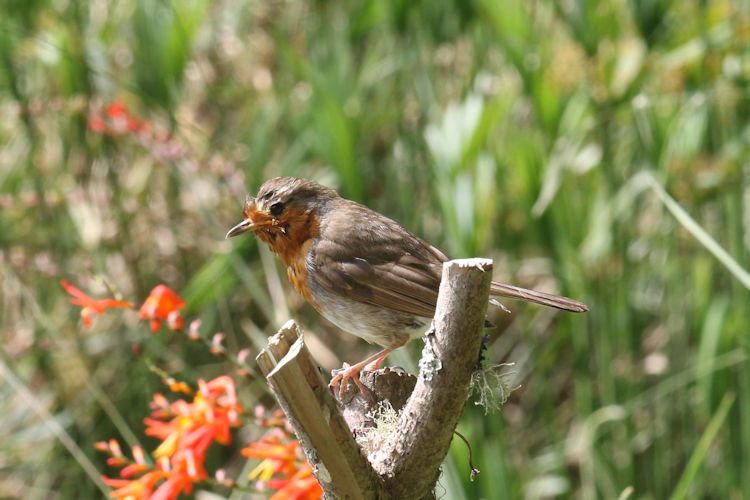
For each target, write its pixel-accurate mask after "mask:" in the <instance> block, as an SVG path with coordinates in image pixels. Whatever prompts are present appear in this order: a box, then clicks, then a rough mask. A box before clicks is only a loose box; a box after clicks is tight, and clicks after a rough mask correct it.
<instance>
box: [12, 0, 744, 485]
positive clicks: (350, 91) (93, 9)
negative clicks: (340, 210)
mask: <svg viewBox="0 0 750 500" xmlns="http://www.w3.org/2000/svg"><path fill="white" fill-rule="evenodd" d="M749 13H750V8H748V5H747V2H741V1H736V2H732V1H717V2H697V1H687V2H673V1H669V0H651V1H642V0H628V1H626V2H615V1H612V0H609V1H604V2H585V1H571V2H551V1H541V2H522V1H517V0H499V1H490V0H475V1H471V2H463V1H455V2H426V1H424V2H386V1H383V0H369V1H368V0H366V1H363V2H344V1H338V0H336V1H332V2H300V1H296V0H293V1H291V2H281V3H279V2H249V3H248V2H206V1H202V0H192V1H189V2H174V1H170V0H164V1H160V2H155V1H151V0H122V1H119V2H93V3H88V2H83V1H81V0H71V1H70V2H51V1H49V0H34V1H26V2H21V1H9V2H4V3H3V5H2V6H0V276H2V278H1V280H0V284H1V285H2V287H1V288H0V297H2V309H1V310H0V311H1V312H0V317H1V318H2V319H1V321H0V325H1V328H2V330H1V333H0V338H1V339H2V342H0V368H1V370H2V373H3V375H2V377H0V426H2V428H3V429H4V430H3V432H1V433H0V435H2V436H7V438H4V439H0V497H4V498H5V497H17V498H55V497H57V498H98V497H100V496H101V491H100V490H99V484H98V483H97V481H96V480H95V479H94V478H93V477H92V476H93V475H94V474H93V472H92V468H91V464H93V467H94V469H95V470H98V471H100V472H106V471H107V469H106V466H105V464H104V457H103V456H102V455H100V454H97V453H96V452H95V451H94V450H93V448H92V444H93V442H95V441H98V440H103V439H108V438H110V437H116V438H118V439H121V440H122V441H123V442H128V443H131V442H133V440H135V439H141V440H143V442H144V444H145V445H146V446H151V445H152V444H153V443H151V442H149V441H148V440H147V439H145V438H143V437H139V436H142V432H141V431H142V427H143V424H142V421H141V419H142V418H143V416H144V414H145V413H146V411H147V405H148V400H149V398H150V395H151V393H153V392H154V391H156V390H161V388H160V383H159V381H158V380H157V379H156V377H154V376H153V375H152V374H151V373H150V372H149V371H148V369H147V368H146V367H145V366H144V365H143V363H142V362H141V361H139V360H138V358H137V357H136V356H135V355H134V354H133V353H132V350H131V348H130V345H131V344H133V343H138V344H141V345H142V347H143V350H144V352H145V353H146V354H147V355H148V356H149V357H151V358H153V359H154V361H155V362H156V363H157V364H158V365H159V366H161V367H163V368H164V369H165V370H167V371H168V372H170V373H173V374H175V376H177V377H179V378H183V379H186V380H188V381H194V380H195V379H197V378H199V377H204V378H206V377H211V376H214V375H216V374H219V373H224V372H227V371H229V370H230V367H229V366H227V365H226V364H224V363H223V362H222V361H221V360H219V359H217V358H215V357H213V356H211V355H210V354H208V353H206V352H205V349H203V348H202V347H200V346H196V345H194V344H192V343H191V342H189V341H187V340H186V339H185V338H183V337H179V336H178V337H175V336H172V335H168V334H167V333H160V334H157V335H152V334H150V333H149V332H148V331H147V328H145V327H144V326H143V325H140V324H139V323H138V322H137V320H136V318H135V316H134V315H133V314H131V313H127V312H124V313H121V312H119V311H114V312H111V313H109V314H107V315H106V316H103V317H98V318H97V319H96V320H95V323H94V326H93V327H92V328H90V329H86V328H84V327H83V326H82V325H81V324H80V321H79V319H78V316H77V311H76V310H74V308H73V307H71V306H69V305H68V303H67V298H66V296H65V294H64V292H63V290H62V289H61V288H60V286H59V284H58V283H59V280H60V279H63V278H64V279H68V280H70V281H73V282H75V283H76V284H78V285H79V286H80V287H82V288H83V289H85V290H87V291H90V292H92V293H94V294H98V295H100V296H104V295H105V294H107V293H109V291H110V290H112V291H115V292H116V293H119V294H121V295H122V296H123V297H124V298H125V299H128V300H134V301H137V300H141V299H143V298H145V296H146V295H147V293H148V291H149V290H150V289H151V287H153V286H154V285H156V284H158V283H160V282H164V283H166V284H168V285H169V286H171V287H173V288H174V289H176V290H178V291H180V292H182V293H183V294H184V296H185V297H186V299H187V300H188V302H189V304H188V309H187V313H188V316H189V319H193V318H198V317H199V318H200V319H201V320H202V322H203V323H202V327H201V332H202V333H203V334H204V335H206V336H210V335H212V334H213V333H215V332H219V331H221V332H224V333H226V334H227V345H228V346H229V347H230V348H233V349H234V348H236V349H240V348H242V347H246V346H250V347H251V348H252V349H254V350H257V349H258V348H260V347H261V346H262V345H263V342H264V339H265V336H266V335H269V334H271V333H272V332H274V331H275V329H276V328H277V327H279V326H280V325H281V324H283V322H284V321H285V320H286V319H288V317H289V316H291V317H294V318H295V319H297V320H298V321H300V322H301V323H302V324H303V325H304V327H305V329H306V330H307V331H308V332H309V334H310V335H311V336H314V337H315V338H314V341H315V344H316V345H317V346H318V347H315V346H313V347H314V350H315V354H316V356H317V358H318V359H319V361H320V362H321V364H323V365H324V366H325V367H326V368H331V367H333V366H335V365H337V364H340V363H341V361H342V360H343V359H346V360H348V361H353V360H354V359H356V358H357V357H358V356H360V355H364V354H365V353H368V352H370V350H369V348H368V347H367V346H364V345H362V343H361V342H360V341H357V340H355V339H354V338H349V337H342V336H341V335H340V334H339V333H338V332H337V331H336V330H335V329H334V328H333V327H331V326H330V325H328V324H327V323H325V322H323V321H321V320H320V319H319V317H318V316H317V314H316V313H315V311H314V310H312V308H310V307H309V306H307V305H306V304H304V303H303V301H302V300H301V299H300V298H299V297H298V296H297V295H296V294H295V293H294V292H293V291H292V290H291V289H290V287H289V286H288V284H287V282H286V278H285V273H284V271H283V269H281V267H280V266H279V265H278V262H276V261H275V260H274V259H273V258H272V256H271V255H269V254H268V253H267V252H266V251H265V249H260V248H259V246H258V244H257V242H255V241H253V239H252V238H247V239H245V240H242V241H241V242H239V241H231V242H227V241H224V239H223V237H224V234H225V233H226V231H227V229H228V228H229V227H231V226H232V225H233V224H234V223H236V222H237V221H238V220H239V216H240V208H241V203H242V201H243V199H244V196H245V193H246V192H247V191H250V192H254V191H255V190H256V189H257V188H258V186H259V185H260V184H261V183H262V182H263V180H265V179H266V178H268V177H271V176H275V175H300V176H306V177H311V178H315V179H318V180H320V181H322V182H325V183H327V184H329V185H331V186H333V187H336V188H337V189H339V191H340V192H341V193H342V194H343V195H345V196H347V197H350V198H354V199H357V200H359V201H362V202H364V203H366V204H367V205H368V206H370V207H372V208H374V209H376V210H378V211H380V212H383V213H385V214H387V215H389V216H391V217H393V218H395V219H396V220H399V221H400V222H402V223H403V224H404V225H406V226H407V227H408V228H410V229H411V230H413V231H414V232H416V233H417V234H419V235H421V236H423V237H425V238H426V239H428V240H429V241H431V242H433V243H434V244H436V245H438V246H439V247H441V248H442V249H444V250H445V251H446V252H449V253H450V254H451V255H452V256H455V257H464V256H475V255H481V256H488V257H492V258H493V259H495V269H496V278H498V279H501V280H504V281H509V282H512V283H514V284H519V285H522V286H527V287H532V288H533V287H537V288H542V289H544V290H547V291H553V292H559V293H563V294H566V295H569V296H572V297H575V298H577V299H581V300H583V301H584V302H586V303H587V304H589V306H590V307H591V311H590V312H589V313H587V314H585V315H566V314H559V313H556V312H553V311H547V310H543V309H541V308H539V307H535V306H525V305H522V304H518V303H508V304H507V305H508V306H509V307H511V309H512V310H513V315H512V316H510V317H508V316H505V315H503V314H502V313H500V312H497V311H495V312H493V313H492V317H491V319H492V321H493V322H494V323H495V324H497V325H498V327H497V328H496V329H495V330H493V331H491V332H490V336H491V340H490V343H489V348H488V357H489V358H490V359H491V360H492V361H493V362H496V363H500V362H514V363H515V366H514V367H513V368H512V369H513V370H514V372H515V379H514V384H515V385H520V388H519V389H518V390H516V391H515V392H514V393H513V394H512V395H511V397H510V399H509V400H508V402H507V403H506V404H505V406H504V409H503V411H502V412H500V413H495V414H490V415H484V413H483V410H482V409H481V408H476V407H474V405H472V404H469V405H468V406H467V412H466V414H465V415H464V417H463V419H462V422H461V424H460V430H461V432H462V433H463V434H464V435H466V437H467V438H468V439H469V441H470V442H471V444H472V447H473V450H474V457H475V462H476V466H477V468H479V469H480V470H481V471H482V472H481V474H480V475H479V477H478V478H477V479H476V481H474V482H470V481H469V466H468V461H467V452H466V447H465V445H464V444H463V442H461V441H458V440H457V441H456V442H455V443H454V445H453V448H452V451H451V455H450V460H449V462H446V465H445V476H444V479H443V480H442V482H441V485H440V486H439V489H438V493H444V498H457V499H458V498H469V499H473V498H486V499H495V498H518V497H526V498H541V497H550V496H559V497H574V498H583V499H589V498H617V497H620V496H622V497H626V496H627V495H629V494H631V495H632V498H645V499H660V498H666V497H668V496H670V495H671V496H673V497H674V498H685V497H689V498H744V497H750V479H749V478H748V476H747V474H746V471H747V470H749V469H750V364H748V360H747V349H748V347H749V346H750V344H749V343H748V338H749V337H748V333H749V332H750V328H749V327H750V322H748V320H747V304H748V303H750V293H749V292H748V284H749V283H750V278H749V277H748V276H749V275H748V270H750V236H748V235H750V215H748V214H750V169H749V167H748V164H747V159H748V158H749V157H750V141H749V140H748V137H750V128H749V127H748V123H749V122H748V117H750V35H749V33H750V14H749ZM113 100H118V101H121V102H123V103H124V104H125V105H126V106H127V108H128V109H129V110H130V112H132V113H133V114H134V115H135V116H137V117H138V118H139V119H140V120H143V121H146V122H149V123H150V127H151V129H152V130H154V131H155V136H158V137H167V136H168V137H169V140H168V141H164V140H161V139H160V140H155V139H153V137H155V136H146V137H145V138H144V137H143V136H138V135H137V134H127V133H123V134H115V135H102V134H97V133H94V132H93V131H91V130H89V129H88V128H87V119H88V118H89V116H91V115H99V114H102V113H103V112H104V109H105V108H106V106H107V104H108V103H110V102H111V101H113ZM417 344H418V342H415V343H414V345H413V346H410V347H409V348H408V350H409V351H410V352H411V354H412V355H416V354H417V353H419V351H420V346H419V345H417ZM404 364H406V362H404ZM254 391H255V389H250V388H246V389H245V392H246V394H245V397H246V398H247V399H246V401H245V406H246V407H248V408H251V407H252V405H253V404H254V401H255V399H253V398H254V396H252V394H255V392H254ZM219 459H221V460H219ZM226 461H228V462H229V463H230V471H237V470H239V469H240V468H241V467H242V465H243V463H242V459H241V457H239V456H238V455H236V454H232V452H227V454H226V455H225V456H222V457H216V463H219V462H226ZM110 472H111V471H110ZM629 488H632V490H630V489H629ZM631 491H632V493H630V492H631Z"/></svg>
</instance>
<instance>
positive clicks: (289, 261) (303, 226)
mask: <svg viewBox="0 0 750 500" xmlns="http://www.w3.org/2000/svg"><path fill="white" fill-rule="evenodd" d="M283 223H284V230H278V229H275V228H274V229H272V230H273V231H276V232H277V234H276V236H275V237H271V236H270V235H268V236H266V237H264V238H263V237H262V238H261V239H263V240H264V241H265V242H266V243H268V246H269V248H270V249H271V251H272V252H274V253H275V254H276V255H278V256H279V257H280V258H281V260H282V261H283V262H284V265H286V273H287V276H288V277H289V281H290V282H291V283H292V286H294V289H295V290H297V292H299V294H300V295H302V297H304V298H305V300H307V301H308V302H309V303H311V304H312V305H313V307H315V308H316V309H317V308H318V307H317V305H316V304H315V302H314V301H313V299H312V295H311V293H310V286H309V285H308V283H307V277H308V276H307V266H306V259H307V253H308V252H309V251H310V247H312V244H313V241H314V239H315V238H317V237H318V236H319V235H320V222H319V221H318V219H317V217H316V216H315V215H314V214H312V213H311V212H310V211H309V210H294V209H289V210H288V211H287V213H285V217H284V219H283ZM259 236H261V235H259Z"/></svg>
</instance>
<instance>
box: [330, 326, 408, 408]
mask: <svg viewBox="0 0 750 500" xmlns="http://www.w3.org/2000/svg"><path fill="white" fill-rule="evenodd" d="M407 340H409V338H408V337H407V338H406V339H404V341H403V342H399V343H398V344H394V345H392V346H390V347H386V348H385V349H383V350H382V351H379V352H376V353H375V354H373V355H372V356H370V357H368V358H367V359H365V360H363V361H360V362H359V363H357V364H356V365H352V366H344V369H343V370H341V371H340V372H338V373H337V374H336V376H335V377H333V378H332V379H331V382H330V383H329V384H328V388H329V389H331V390H333V389H334V388H335V387H336V385H337V384H340V386H339V396H341V397H344V391H345V390H346V384H347V382H348V381H349V379H351V380H353V381H354V383H355V384H357V387H359V392H361V393H362V394H367V388H365V386H364V385H363V384H362V382H361V381H360V380H359V373H360V372H361V371H362V370H365V371H368V372H372V371H375V370H377V369H378V367H380V365H381V364H382V363H383V360H385V358H387V357H388V355H389V354H390V353H391V352H393V351H394V350H396V349H398V348H399V347H401V346H402V345H404V344H406V341H407Z"/></svg>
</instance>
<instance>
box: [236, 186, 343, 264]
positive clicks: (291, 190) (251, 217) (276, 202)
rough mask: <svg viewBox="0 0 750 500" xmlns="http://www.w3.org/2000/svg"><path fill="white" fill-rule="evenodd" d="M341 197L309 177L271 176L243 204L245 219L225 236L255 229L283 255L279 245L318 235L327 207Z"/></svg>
mask: <svg viewBox="0 0 750 500" xmlns="http://www.w3.org/2000/svg"><path fill="white" fill-rule="evenodd" d="M338 197H339V196H338V194H337V193H336V191H334V190H333V189H331V188H329V187H326V186H323V185H321V184H318V183H317V182H314V181H310V180H307V179H300V178H298V177H277V178H275V179H270V180H268V181H266V182H265V183H263V185H262V186H261V187H260V189H259V190H258V194H257V196H255V197H252V196H248V197H247V199H246V200H245V204H244V206H243V207H242V218H243V220H242V221H241V222H240V223H239V224H237V225H236V226H234V227H233V228H232V229H230V230H229V232H228V233H227V236H226V237H227V238H231V237H233V236H237V235H239V234H242V233H245V232H247V231H252V232H254V233H255V235H256V236H257V237H258V238H259V239H260V240H261V241H263V242H265V243H267V244H268V245H269V246H270V247H271V250H273V251H275V252H276V253H279V254H280V253H282V252H281V251H280V250H281V249H280V248H279V246H280V245H282V246H288V245H294V244H297V245H301V244H302V243H303V242H304V241H305V240H307V239H309V238H314V237H316V236H317V233H318V231H319V229H320V217H321V216H322V215H323V214H324V213H325V212H326V211H327V210H328V206H329V202H330V201H331V200H334V199H336V198H338Z"/></svg>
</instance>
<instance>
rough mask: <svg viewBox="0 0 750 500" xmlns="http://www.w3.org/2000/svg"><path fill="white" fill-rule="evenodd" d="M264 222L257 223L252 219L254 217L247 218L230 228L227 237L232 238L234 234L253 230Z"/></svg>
mask: <svg viewBox="0 0 750 500" xmlns="http://www.w3.org/2000/svg"><path fill="white" fill-rule="evenodd" d="M261 225H262V224H257V223H255V222H253V221H252V219H245V220H243V221H242V222H240V223H239V224H237V225H236V226H234V227H233V228H232V229H230V230H229V232H228V233H227V235H226V236H225V238H231V237H232V236H237V235H238V234H242V233H245V232H247V231H252V230H253V229H255V228H256V227H258V226H261Z"/></svg>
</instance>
